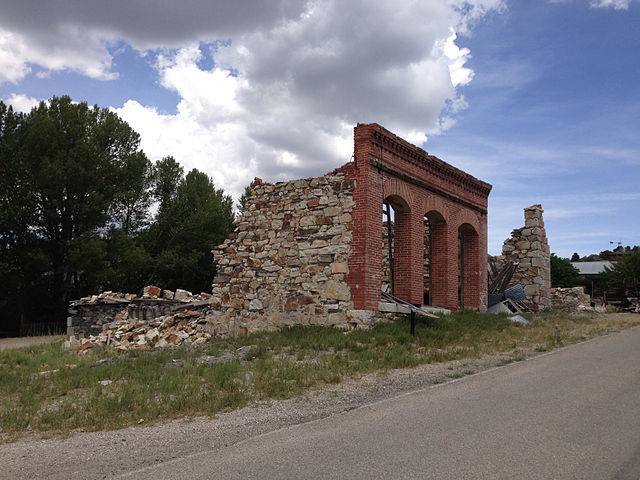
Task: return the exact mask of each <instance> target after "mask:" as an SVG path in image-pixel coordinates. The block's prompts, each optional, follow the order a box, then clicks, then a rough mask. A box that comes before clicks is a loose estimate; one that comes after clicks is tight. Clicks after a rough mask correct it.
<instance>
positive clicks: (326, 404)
mask: <svg viewBox="0 0 640 480" xmlns="http://www.w3.org/2000/svg"><path fill="white" fill-rule="evenodd" d="M635 328H640V327H635ZM614 334H615V333H614ZM536 355H540V353H539V352H535V351H517V352H507V353H504V354H500V355H491V356H485V357H482V358H479V359H467V360H458V361H453V362H446V363H438V364H427V365H422V366H419V367H417V368H412V369H400V370H394V371H390V372H387V373H383V374H370V375H365V376H362V377H360V378H358V379H350V380H347V381H344V382H342V383H341V384H338V385H328V386H324V387H322V388H318V389H315V390H312V391H310V392H308V393H306V394H305V395H303V396H302V397H299V398H296V399H292V400H285V401H273V402H269V403H265V404H258V405H253V406H249V407H245V408H242V409H240V410H235V411H232V412H228V413H224V414H221V415H218V416H217V417H216V418H213V419H211V418H208V417H197V418H193V419H187V420H184V419H183V420H173V421H167V422H163V423H160V424H156V425H153V426H143V425H140V426H137V427H130V428H126V429H123V430H117V431H110V432H78V433H76V434H74V435H73V436H71V437H69V438H66V439H58V438H56V439H45V440H41V439H35V438H28V437H27V438H25V439H22V440H20V441H17V442H15V443H10V444H5V445H0V458H2V464H3V465H2V471H1V472H0V478H12V479H22V478H25V479H26V478H48V479H75V478H82V479H103V478H111V477H117V476H119V475H123V474H125V473H126V472H129V471H131V470H137V469H140V468H144V467H145V466H150V465H154V464H156V463H159V462H166V461H169V460H171V459H173V458H177V457H184V456H187V455H190V454H197V453H199V452H205V451H208V452H211V454H212V455H213V454H215V451H216V449H219V448H222V447H226V446H230V445H234V444H236V443H238V442H241V441H243V440H246V439H248V438H252V437H255V436H258V435H261V434H265V433H268V432H271V431H274V430H279V429H282V428H286V427H288V426H292V425H297V424H300V423H305V422H309V421H313V420H316V419H320V418H324V417H328V416H331V415H336V414H340V413H343V412H347V411H349V410H352V409H354V408H357V407H360V406H362V405H366V404H369V403H373V402H376V401H379V400H383V399H386V398H391V397H394V396H397V395H401V394H403V393H407V392H410V391H414V390H419V389H422V388H427V387H429V386H431V385H435V384H438V383H444V382H447V381H451V380H453V379H456V378H460V377H463V376H465V375H470V374H473V373H477V372H480V371H484V370H487V369H490V368H493V367H496V366H499V365H504V364H505V363H509V362H512V361H516V360H522V359H524V358H530V357H533V356H536Z"/></svg>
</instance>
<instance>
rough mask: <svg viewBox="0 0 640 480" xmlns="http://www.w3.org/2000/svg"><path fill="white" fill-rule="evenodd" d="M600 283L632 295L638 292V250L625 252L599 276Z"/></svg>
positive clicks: (639, 273) (639, 263)
mask: <svg viewBox="0 0 640 480" xmlns="http://www.w3.org/2000/svg"><path fill="white" fill-rule="evenodd" d="M599 280H600V281H601V283H603V284H605V285H607V286H610V287H620V288H624V289H625V290H627V291H628V292H629V293H631V294H632V295H636V296H637V295H638V293H639V292H640V249H638V248H634V249H632V250H631V249H630V250H627V251H626V252H625V254H624V255H622V256H621V257H620V258H619V259H618V260H617V261H616V262H615V263H614V264H613V267H612V268H607V269H606V270H605V271H604V272H603V273H601V274H600V279H599Z"/></svg>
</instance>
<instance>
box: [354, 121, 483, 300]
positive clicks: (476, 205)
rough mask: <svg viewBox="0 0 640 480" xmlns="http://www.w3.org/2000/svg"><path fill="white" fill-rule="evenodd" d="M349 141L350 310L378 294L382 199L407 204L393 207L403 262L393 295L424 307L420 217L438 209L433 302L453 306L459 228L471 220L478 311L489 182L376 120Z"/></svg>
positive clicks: (481, 290)
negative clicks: (352, 184)
mask: <svg viewBox="0 0 640 480" xmlns="http://www.w3.org/2000/svg"><path fill="white" fill-rule="evenodd" d="M354 140H355V142H354V164H353V166H354V169H353V172H354V179H355V189H354V193H353V198H354V201H355V207H354V208H353V211H352V217H353V241H352V243H351V254H350V256H349V274H348V275H347V277H346V281H347V283H348V285H349V287H350V291H351V300H352V301H353V304H354V308H356V309H366V310H376V309H377V308H378V302H379V301H380V298H381V286H382V275H381V270H382V248H381V242H380V238H381V235H382V215H381V211H380V206H381V201H383V199H386V198H390V199H391V198H393V199H394V200H396V201H397V200H398V199H403V200H404V202H406V205H405V208H401V210H403V211H401V212H396V220H395V222H396V227H395V229H396V230H397V232H398V233H397V235H402V236H403V241H402V244H403V247H402V248H403V249H402V253H401V254H399V255H398V257H402V260H401V261H402V266H401V269H399V276H398V277H397V278H398V279H400V278H402V281H403V282H404V283H403V285H402V287H400V285H399V287H400V288H399V290H398V292H396V294H397V295H398V296H400V297H401V298H402V299H404V300H406V301H408V302H410V303H412V304H416V305H420V304H422V302H423V294H424V275H423V271H424V217H425V214H428V213H429V212H438V214H439V217H438V218H437V220H438V221H435V222H434V223H435V224H437V228H440V227H441V230H439V231H437V236H438V240H439V243H438V241H436V244H437V245H436V247H435V249H436V250H437V251H438V253H437V263H438V266H437V267H436V266H435V263H434V268H435V270H436V272H435V273H434V275H433V277H434V281H435V282H436V283H437V285H438V286H437V287H436V288H435V290H434V296H433V302H432V304H433V305H435V306H441V307H446V308H450V309H454V310H455V309H457V308H458V271H457V266H458V261H457V257H458V248H457V245H458V228H459V227H460V225H462V224H469V225H471V226H472V227H473V231H474V232H476V233H477V235H475V236H472V237H473V238H476V239H477V245H476V246H474V247H473V251H474V252H476V253H478V258H479V259H480V260H478V263H477V265H478V268H477V270H478V271H479V276H480V277H482V275H483V274H482V272H483V271H484V279H485V281H484V283H485V285H484V287H483V286H482V281H480V282H476V283H474V285H477V286H478V288H479V289H480V294H479V295H476V297H477V301H475V300H474V302H475V304H477V308H479V309H481V310H482V309H484V308H486V300H485V299H486V288H487V286H486V270H487V268H486V248H487V245H486V220H487V217H486V212H487V204H488V195H489V192H490V191H491V185H489V184H487V183H485V182H482V181H480V180H478V179H476V178H474V177H472V176H471V175H469V174H467V173H465V172H463V171H461V170H458V169H457V168H454V167H452V166H451V165H449V164H447V163H445V162H443V161H442V160H440V159H439V158H437V157H434V156H433V155H429V154H428V153H427V152H425V151H424V150H422V149H420V148H418V147H416V146H414V145H411V144H410V143H408V142H406V141H404V140H402V139H401V138H399V137H397V136H396V135H394V134H393V133H391V132H389V131H388V130H385V129H384V128H382V127H381V126H380V125H377V124H367V125H364V124H360V125H358V126H356V128H355V130H354ZM400 203H402V202H400ZM432 217H433V218H435V215H434V214H432ZM437 228H436V229H437ZM465 231H467V230H465ZM400 232H402V233H400ZM399 245H400V241H398V246H399ZM481 252H484V255H483V254H482V253H481ZM483 256H484V261H483V260H482V257H483ZM394 265H395V264H394ZM476 297H474V298H476Z"/></svg>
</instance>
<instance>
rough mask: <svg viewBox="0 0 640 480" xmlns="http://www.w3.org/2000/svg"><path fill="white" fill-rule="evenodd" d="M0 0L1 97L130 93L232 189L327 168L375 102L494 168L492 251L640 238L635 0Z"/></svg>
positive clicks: (404, 129)
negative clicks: (517, 239)
mask: <svg viewBox="0 0 640 480" xmlns="http://www.w3.org/2000/svg"><path fill="white" fill-rule="evenodd" d="M158 5H160V4H159V3H157V2H155V1H154V0H140V1H139V2H127V1H124V0H117V1H113V2H97V1H88V0H68V1H67V2H50V3H46V4H41V3H40V2H36V1H35V0H24V1H20V2H13V1H5V0H0V99H2V100H3V101H5V102H8V103H12V104H13V105H14V106H15V107H16V108H19V109H26V110H28V109H29V108H30V107H31V106H32V105H34V103H35V102H37V101H39V100H43V99H47V98H49V97H51V96H53V95H64V94H68V95H70V96H71V97H72V98H73V99H74V100H77V101H87V102H89V103H90V104H98V105H99V106H101V107H110V108H113V109H114V110H115V111H117V112H118V113H119V114H120V115H121V116H122V117H123V118H124V119H125V120H127V121H128V122H129V123H130V124H131V126H132V127H133V128H134V129H135V130H137V131H138V132H139V133H140V134H141V136H142V148H143V149H144V150H145V152H146V153H147V155H148V156H149V157H150V158H151V159H152V160H158V159H159V158H161V157H162V156H166V155H173V156H174V157H175V158H176V159H177V160H178V161H180V162H181V163H182V164H183V165H184V166H185V167H186V168H187V169H190V168H194V167H195V168H198V169H200V170H203V171H206V172H207V173H208V174H209V175H211V176H212V177H213V179H214V181H215V182H216V184H217V186H219V187H222V188H224V189H225V191H226V192H228V193H231V194H233V195H234V197H236V198H237V196H238V195H239V194H240V193H241V192H242V190H243V189H244V186H245V185H247V184H248V183H249V182H250V181H251V180H252V179H253V177H254V176H258V177H261V178H263V179H264V180H267V181H280V180H287V179H293V178H301V177H307V176H312V175H320V174H323V173H325V172H328V171H330V170H331V169H333V168H334V167H336V166H339V165H341V164H343V163H345V162H346V161H347V160H348V159H349V157H350V155H351V153H352V129H353V126H354V125H355V124H356V123H357V122H377V123H380V124H382V125H384V126H385V127H387V128H389V129H390V130H392V131H394V132H396V133H398V134H399V135H401V136H404V137H405V138H407V139H408V140H410V141H412V142H413V143H416V144H418V145H420V146H422V147H423V148H424V149H426V150H427V151H429V153H431V154H434V155H436V156H438V157H440V158H441V159H443V160H445V161H446V162H448V163H451V164H453V165H455V166H456V167H459V168H462V169H464V170H466V171H468V172H469V173H471V174H473V175H475V176H476V177H478V178H480V179H482V180H485V181H487V182H489V183H491V184H492V185H493V191H492V193H491V195H490V204H489V252H490V253H492V254H497V253H499V252H500V249H501V245H502V242H503V240H504V239H505V238H506V237H508V236H509V234H510V231H511V230H512V229H514V228H518V227H520V226H522V224H523V221H524V220H523V209H524V208H525V207H527V206H530V205H532V204H535V203H541V204H542V206H543V208H544V210H545V223H546V226H547V235H548V237H549V243H550V245H551V250H552V251H553V252H556V253H557V254H559V255H560V256H566V257H568V256H570V255H571V254H572V253H573V252H578V253H580V254H581V255H586V254H589V253H597V252H599V251H601V250H605V249H607V248H610V247H611V244H610V242H615V244H617V242H622V244H624V245H635V244H640V213H639V212H640V34H639V33H638V32H640V1H638V0H555V1H534V2H530V1H524V0H520V1H516V0H420V1H408V0H407V1H399V0H379V1H377V2H375V3H371V2H368V1H365V0H352V1H350V2H339V1H338V0H312V1H309V2H299V1H296V0H247V1H246V2H243V3H242V4H241V5H242V6H241V7H239V6H238V5H239V4H238V3H237V2H222V1H215V2H195V1H193V2H191V1H188V0H187V1H183V2H180V3H178V2H174V3H168V4H167V3H163V4H162V7H159V6H158Z"/></svg>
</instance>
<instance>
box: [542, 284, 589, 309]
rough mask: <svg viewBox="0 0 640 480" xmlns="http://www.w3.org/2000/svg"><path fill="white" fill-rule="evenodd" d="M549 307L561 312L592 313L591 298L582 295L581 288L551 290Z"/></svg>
mask: <svg viewBox="0 0 640 480" xmlns="http://www.w3.org/2000/svg"><path fill="white" fill-rule="evenodd" d="M551 306H552V308H554V309H555V310H560V311H562V312H568V313H576V312H593V311H594V309H593V307H591V298H590V297H589V295H587V294H586V293H584V288H583V287H573V288H552V289H551Z"/></svg>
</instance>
